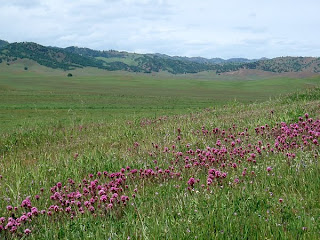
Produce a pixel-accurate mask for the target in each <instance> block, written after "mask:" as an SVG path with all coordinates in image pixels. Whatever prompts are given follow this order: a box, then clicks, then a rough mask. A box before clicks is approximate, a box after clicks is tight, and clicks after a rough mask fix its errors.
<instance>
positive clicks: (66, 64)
mask: <svg viewBox="0 0 320 240" xmlns="http://www.w3.org/2000/svg"><path fill="white" fill-rule="evenodd" d="M18 59H30V60H33V61H35V62H37V63H38V64H40V65H43V66H46V67H48V68H52V69H62V70H65V71H67V70H72V69H77V68H84V67H93V68H98V69H104V70H108V71H116V70H121V71H128V72H143V73H152V72H169V73H172V74H184V73H199V72H203V71H213V72H215V73H216V74H229V73H232V74H233V73H239V72H241V73H243V72H245V73H247V72H250V71H252V70H255V71H262V72H266V73H310V74H317V73H319V72H320V58H314V57H278V58H273V59H266V58H261V59H246V58H231V59H227V60H225V59H222V58H211V59H207V58H203V57H179V56H168V55H165V54H160V53H156V54H138V53H129V52H125V51H116V50H108V51H99V50H93V49H90V48H79V47H74V46H71V47H67V48H58V47H50V46H42V45H40V44H37V43H32V42H21V43H9V42H6V41H3V40H0V62H2V61H4V62H6V63H7V65H10V64H11V63H14V62H15V61H17V60H18ZM244 70H247V71H244Z"/></svg>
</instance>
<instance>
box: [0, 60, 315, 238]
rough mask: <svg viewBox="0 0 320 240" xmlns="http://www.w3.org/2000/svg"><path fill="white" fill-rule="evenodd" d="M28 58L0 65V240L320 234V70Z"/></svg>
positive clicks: (290, 236) (257, 236)
mask: <svg viewBox="0 0 320 240" xmlns="http://www.w3.org/2000/svg"><path fill="white" fill-rule="evenodd" d="M25 64H26V63H24V62H22V63H20V65H19V64H17V65H16V66H10V67H7V66H4V65H1V67H0V69H1V71H0V239H318V238H319V236H320V225H319V221H320V201H319V200H320V191H319V186H320V178H319V175H320V168H319V167H320V166H319V143H318V141H320V139H319V136H320V121H319V119H320V100H319V99H320V91H319V88H316V87H319V83H320V77H312V78H311V77H310V78H302V79H295V78H288V77H271V78H269V79H267V78H262V77H248V78H247V79H241V78H236V77H230V76H216V75H214V74H212V73H200V74H195V75H191V74H187V75H169V74H166V73H159V74H156V75H152V74H149V75H148V74H130V73H123V72H111V73H110V72H109V73H108V72H104V71H98V70H94V69H82V70H74V71H71V73H72V74H73V77H67V76H66V75H67V73H66V72H61V71H58V70H48V69H42V68H41V67H39V66H37V67H36V68H35V67H33V66H34V65H32V64H31V65H30V66H29V70H28V71H25V70H23V68H22V66H24V65H25ZM306 113H307V114H306ZM299 117H300V119H299Z"/></svg>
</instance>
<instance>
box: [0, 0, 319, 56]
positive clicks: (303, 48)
mask: <svg viewBox="0 0 320 240" xmlns="http://www.w3.org/2000/svg"><path fill="white" fill-rule="evenodd" d="M319 9H320V1H319V0H304V1H302V0H241V1H240V0H222V1H221V0H64V1H63V0H0V39H3V40H7V41H9V42H20V41H32V42H37V43H40V44H42V45H50V46H58V47H67V46H71V45H73V46H79V47H89V48H93V49H99V50H109V49H115V50H125V51H129V52H139V53H156V52H159V53H165V54H168V55H179V56H189V57H190V56H203V57H208V58H211V57H222V58H231V57H247V58H260V57H276V56H288V55H290V56H320V41H319V39H320V31H319V27H320V14H319Z"/></svg>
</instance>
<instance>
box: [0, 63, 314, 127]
mask: <svg viewBox="0 0 320 240" xmlns="http://www.w3.org/2000/svg"><path fill="white" fill-rule="evenodd" d="M26 65H27V66H28V70H27V71H25V70H23V68H24V66H26ZM0 70H1V71H0V133H5V132H10V131H12V130H13V129H16V128H20V127H33V126H35V125H39V124H45V125H47V124H73V123H77V124H78V123H83V122H95V121H109V120H112V119H132V118H135V117H137V118H141V117H157V116H160V115H172V114H177V113H188V112H194V111H197V110H199V109H203V108H207V107H212V106H216V105H223V104H226V103H227V102H230V101H234V100H237V101H240V102H245V103H248V102H256V101H258V102H259V101H263V100H267V99H269V98H270V97H274V96H278V95H280V94H286V93H289V92H293V91H296V90H298V89H305V88H309V87H313V86H319V82H320V77H313V78H305V79H290V78H283V77H282V78H271V79H261V77H260V78H258V77H257V78H252V77H251V78H247V79H241V78H239V77H238V78H232V77H226V76H217V75H215V74H212V73H209V72H206V73H199V74H194V75H192V74H188V75H171V74H167V73H158V74H136V73H126V72H107V71H103V70H96V69H90V68H87V69H80V70H74V71H71V72H72V74H73V77H67V72H63V71H59V70H50V69H47V68H44V67H41V66H39V65H37V64H34V65H32V64H30V62H23V61H22V62H20V63H17V64H14V65H12V66H6V65H4V63H3V64H1V67H0Z"/></svg>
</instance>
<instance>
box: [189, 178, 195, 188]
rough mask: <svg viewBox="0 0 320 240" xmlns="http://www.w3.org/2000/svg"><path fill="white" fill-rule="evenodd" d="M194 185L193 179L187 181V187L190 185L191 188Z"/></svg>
mask: <svg viewBox="0 0 320 240" xmlns="http://www.w3.org/2000/svg"><path fill="white" fill-rule="evenodd" d="M194 184H195V179H194V178H193V177H192V178H190V179H189V180H188V185H190V186H191V187H193V185H194Z"/></svg>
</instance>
